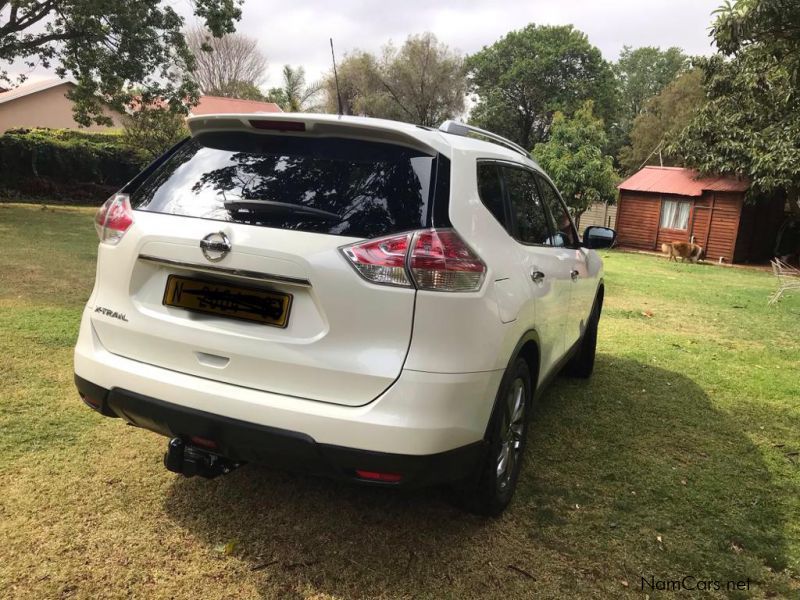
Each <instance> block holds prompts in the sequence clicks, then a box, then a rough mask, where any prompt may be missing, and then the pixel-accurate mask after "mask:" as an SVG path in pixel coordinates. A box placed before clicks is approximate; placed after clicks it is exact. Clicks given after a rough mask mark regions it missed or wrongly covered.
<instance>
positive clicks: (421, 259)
mask: <svg viewBox="0 0 800 600" xmlns="http://www.w3.org/2000/svg"><path fill="white" fill-rule="evenodd" d="M408 264H409V267H411V273H412V275H413V276H414V281H415V282H416V284H417V287H418V288H419V289H421V290H435V291H443V292H474V291H475V290H478V289H480V287H481V284H482V283H483V276H484V274H485V273H486V265H485V264H483V261H482V260H481V259H480V257H479V256H478V255H477V254H475V253H474V252H473V251H472V250H471V249H470V247H469V246H467V244H466V243H465V242H464V240H462V239H461V238H460V237H459V235H458V234H457V233H456V232H455V231H453V230H452V229H426V230H425V231H420V232H418V233H417V234H416V235H415V236H414V248H413V250H412V251H411V258H410V260H409V261H408Z"/></svg>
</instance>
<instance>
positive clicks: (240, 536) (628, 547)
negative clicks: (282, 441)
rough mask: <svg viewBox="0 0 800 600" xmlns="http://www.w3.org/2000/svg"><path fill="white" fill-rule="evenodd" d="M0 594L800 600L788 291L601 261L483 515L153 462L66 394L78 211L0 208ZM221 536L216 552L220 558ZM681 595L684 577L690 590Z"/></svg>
mask: <svg viewBox="0 0 800 600" xmlns="http://www.w3.org/2000/svg"><path fill="white" fill-rule="evenodd" d="M0 239H2V240H3V244H2V245H3V252H2V253H0V355H2V357H3V359H2V361H0V597H2V598H37V599H38V598H67V597H69V598H73V597H74V598H98V597H129V596H130V597H139V598H195V597H203V598H255V597H267V598H271V597H278V598H315V599H327V598H367V597H380V598H454V599H462V598H477V597H506V598H530V597H551V598H579V597H580V598H582V597H587V598H588V597H617V596H630V597H638V598H641V597H644V595H645V593H649V594H650V597H654V596H655V597H672V595H673V594H672V592H666V593H658V592H656V593H655V594H653V592H651V591H650V590H649V589H648V588H645V590H644V591H642V577H644V578H646V579H647V580H648V581H649V580H650V578H651V577H654V578H655V580H679V579H682V578H683V577H684V576H687V575H688V576H693V577H694V578H696V579H697V580H719V581H721V582H722V583H723V585H724V584H725V582H727V581H728V580H746V579H748V578H749V579H750V581H751V586H750V590H749V591H746V590H745V591H739V592H731V593H729V592H726V591H724V589H723V590H721V591H712V592H711V593H710V594H708V595H706V594H704V595H703V596H704V597H751V596H753V597H795V598H796V597H800V406H799V405H798V404H799V403H800V295H795V296H793V297H788V298H785V299H784V300H782V301H781V302H780V303H779V304H778V305H777V306H774V307H768V306H767V297H768V295H769V294H770V292H771V291H772V290H773V289H774V282H773V280H772V278H771V276H769V275H768V274H766V273H763V272H758V271H751V270H742V269H729V268H719V267H713V266H703V265H689V264H686V265H684V264H674V263H672V264H670V263H668V262H667V261H666V260H664V259H663V258H655V257H650V256H640V255H634V254H623V253H619V252H606V253H605V254H606V286H607V292H606V307H605V311H604V316H603V319H602V320H601V332H600V341H599V354H598V362H597V368H596V371H595V375H594V378H593V379H592V380H591V381H589V382H578V381H569V380H566V379H559V380H557V381H556V383H555V384H554V385H553V386H552V387H551V388H550V390H549V391H548V393H547V394H546V396H545V398H544V400H543V402H542V404H541V405H540V406H539V407H538V409H537V412H536V416H535V420H534V424H533V428H532V430H531V431H532V439H531V440H530V443H529V445H528V452H527V456H526V461H527V462H526V464H525V468H524V472H523V475H522V478H521V481H520V487H519V491H518V493H517V497H516V499H515V501H514V503H513V504H512V506H511V508H510V510H509V511H507V513H506V514H505V515H504V516H503V517H501V518H499V519H495V520H483V519H480V518H477V517H473V516H470V515H465V514H463V513H462V512H459V511H458V510H457V509H454V508H452V507H451V506H450V505H449V504H448V503H447V502H446V500H445V495H444V494H443V493H442V492H441V491H438V490H427V491H421V492H415V493H408V494H398V493H393V492H391V491H387V490H376V489H368V488H361V487H356V486H350V485H345V484H339V483H334V482H330V481H327V480H321V479H315V478H310V477H304V476H297V475H291V474H286V473H281V472H276V471H271V470H269V469H266V468H261V467H254V466H245V467H244V468H242V469H239V470H238V471H236V472H234V473H233V474H231V475H229V476H226V477H222V478H219V479H216V480H213V481H205V480H199V479H184V478H181V477H179V476H175V475H173V474H171V473H169V472H167V471H166V470H165V469H164V468H163V466H162V464H161V457H162V453H163V451H164V448H165V446H166V440H165V439H164V438H161V437H159V436H157V435H155V434H152V433H149V432H146V431H141V430H137V429H135V428H132V427H127V426H126V425H124V424H123V423H122V422H121V420H118V419H115V420H112V419H106V418H103V417H100V416H98V415H96V414H95V413H93V412H92V411H90V410H89V409H87V408H85V407H84V406H83V405H82V404H81V402H80V400H79V399H78V396H77V393H76V392H75V390H74V388H73V384H72V346H73V344H74V341H75V336H76V332H77V327H78V320H79V316H80V312H81V308H82V304H83V302H84V301H85V299H86V297H87V296H88V295H89V292H90V289H91V286H92V281H93V277H94V253H95V246H96V241H97V240H96V236H95V234H94V229H93V227H92V211H91V210H87V209H72V208H56V209H47V210H42V209H41V208H40V207H35V206H23V205H9V204H0ZM226 545H227V547H226ZM689 581H691V580H689Z"/></svg>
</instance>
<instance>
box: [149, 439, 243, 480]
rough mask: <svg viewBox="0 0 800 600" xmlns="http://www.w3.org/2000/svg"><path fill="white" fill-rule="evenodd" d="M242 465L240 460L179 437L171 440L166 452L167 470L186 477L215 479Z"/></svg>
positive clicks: (165, 464)
mask: <svg viewBox="0 0 800 600" xmlns="http://www.w3.org/2000/svg"><path fill="white" fill-rule="evenodd" d="M241 465H242V463H240V462H234V461H232V460H229V459H227V458H225V457H224V456H220V455H219V454H214V453H213V452H210V451H208V450H204V449H202V448H198V447H197V446H192V445H191V444H187V443H186V442H185V441H184V440H182V439H181V438H177V437H176V438H172V439H171V440H170V441H169V443H168V444H167V452H166V454H164V466H165V467H167V470H169V471H172V472H173V473H180V474H181V475H185V476H186V477H194V476H195V475H199V476H200V477H205V478H206V479H213V478H214V477H218V476H219V475H226V474H228V473H230V472H231V471H233V470H234V469H236V468H238V467H240V466H241Z"/></svg>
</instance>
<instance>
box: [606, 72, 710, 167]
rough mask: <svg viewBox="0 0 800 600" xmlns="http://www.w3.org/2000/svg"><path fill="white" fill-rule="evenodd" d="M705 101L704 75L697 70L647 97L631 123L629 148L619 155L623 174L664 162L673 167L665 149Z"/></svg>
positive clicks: (670, 156)
mask: <svg viewBox="0 0 800 600" xmlns="http://www.w3.org/2000/svg"><path fill="white" fill-rule="evenodd" d="M705 100H706V95H705V89H704V88H703V72H702V71H701V70H700V69H693V70H691V71H688V72H686V73H683V74H682V75H679V76H678V77H677V78H676V79H675V80H674V81H673V82H671V83H670V84H668V85H667V86H666V87H665V88H664V89H663V90H662V91H661V92H660V93H658V94H657V95H655V96H654V97H652V98H650V100H648V101H647V103H646V104H645V107H644V109H643V110H642V112H641V114H640V115H639V116H638V117H636V119H634V121H633V128H632V129H631V131H630V135H629V145H628V146H625V147H623V148H622V149H621V150H620V152H619V162H620V165H621V166H622V168H623V169H624V171H625V172H626V173H633V172H634V171H637V170H638V169H640V168H642V166H643V165H644V164H661V162H663V163H665V164H667V165H672V164H676V163H677V162H680V161H679V160H678V157H676V156H675V155H673V154H670V153H669V152H667V150H666V149H667V147H668V146H669V145H670V143H671V142H673V141H674V140H675V139H676V138H677V136H678V135H679V134H680V133H681V131H683V129H684V128H685V127H686V126H687V125H688V124H689V122H690V121H691V120H692V118H693V117H694V115H695V114H696V112H697V111H698V110H699V108H700V107H701V106H702V105H703V104H704V103H705ZM660 161H661V162H660Z"/></svg>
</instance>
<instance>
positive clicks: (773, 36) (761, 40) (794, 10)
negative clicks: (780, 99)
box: [712, 0, 800, 86]
mask: <svg viewBox="0 0 800 600" xmlns="http://www.w3.org/2000/svg"><path fill="white" fill-rule="evenodd" d="M715 14H716V15H717V18H716V21H715V22H714V27H713V29H712V34H713V35H714V40H715V41H716V43H717V48H719V49H720V51H721V52H723V53H725V54H729V55H730V54H735V53H737V52H739V51H740V50H743V49H745V48H747V47H749V46H758V47H762V48H765V49H766V50H767V52H768V53H769V54H770V55H771V56H772V57H773V58H774V59H775V60H777V61H778V62H779V63H781V64H783V65H785V66H786V67H787V68H788V70H789V74H790V76H791V79H792V83H793V84H794V85H795V86H796V85H797V82H798V78H800V2H797V0H736V1H735V2H731V1H730V0H726V1H725V4H723V6H722V7H720V9H719V10H717V11H715Z"/></svg>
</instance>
